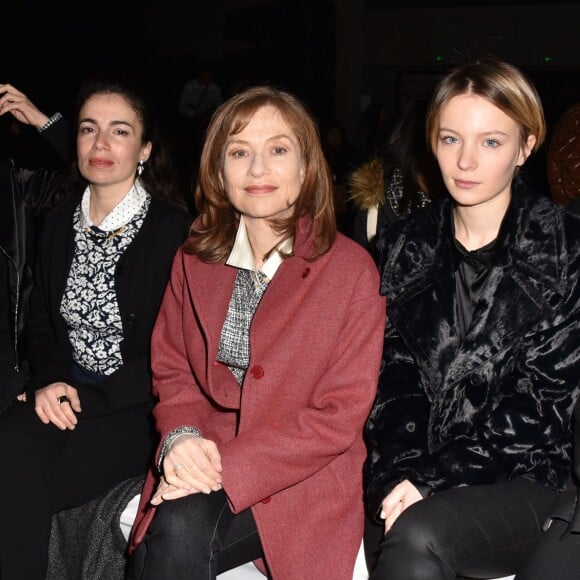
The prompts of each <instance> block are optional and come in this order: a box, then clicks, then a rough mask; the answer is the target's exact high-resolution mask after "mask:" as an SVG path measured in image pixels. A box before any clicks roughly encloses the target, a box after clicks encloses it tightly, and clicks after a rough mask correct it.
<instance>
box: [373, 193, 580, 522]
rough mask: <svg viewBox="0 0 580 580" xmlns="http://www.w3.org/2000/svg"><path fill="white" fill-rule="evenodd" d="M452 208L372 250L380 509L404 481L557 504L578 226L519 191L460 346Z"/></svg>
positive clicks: (406, 224) (431, 212) (579, 295)
mask: <svg viewBox="0 0 580 580" xmlns="http://www.w3.org/2000/svg"><path fill="white" fill-rule="evenodd" d="M451 209H452V201H451V199H447V200H443V201H437V202H432V204H431V205H429V206H427V207H426V208H424V209H422V210H418V211H417V212H415V213H414V214H411V216H410V217H409V218H408V219H406V220H403V221H401V222H397V223H395V224H393V225H392V226H391V227H390V228H388V231H385V237H384V238H383V239H380V240H379V251H380V252H381V256H382V261H381V274H382V280H381V293H382V294H385V295H386V296H387V316H388V321H387V327H386V335H385V345H384V353H383V363H382V367H381V368H382V370H381V375H380V378H379V386H378V394H377V400H376V402H375V405H374V407H373V410H372V411H371V414H370V417H369V420H368V423H367V427H366V433H365V434H366V438H367V443H368V445H369V459H368V461H367V465H366V472H365V479H366V494H367V500H368V502H369V509H370V510H371V512H372V513H375V510H376V508H377V507H378V505H379V504H380V502H381V501H382V499H383V498H384V497H385V495H386V494H387V493H388V492H389V491H390V489H392V487H393V486H394V485H395V484H397V483H398V482H399V481H401V480H403V479H409V480H410V481H411V482H412V483H413V484H415V485H416V486H417V487H418V489H419V490H420V491H421V492H422V493H423V494H428V493H430V492H432V491H442V490H444V489H448V488H453V487H458V486H462V485H473V484H486V483H495V482H501V481H506V480H509V479H511V478H514V477H518V476H522V477H526V478H528V479H531V480H533V481H536V482H538V483H540V484H541V485H545V486H547V487H550V488H552V489H554V490H558V491H560V490H562V489H563V487H564V484H565V482H566V479H567V478H568V475H569V471H570V455H571V442H572V434H571V415H572V410H573V408H574V403H575V401H576V399H577V398H578V394H579V393H580V357H579V356H578V348H579V345H580V283H579V275H580V217H578V216H575V215H573V214H572V213H570V212H567V211H566V210H565V208H564V207H562V206H560V205H558V204H554V203H553V202H551V201H550V200H549V199H548V198H547V197H539V196H535V195H532V194H531V193H529V192H528V191H527V190H526V189H525V188H524V187H523V186H522V185H521V184H520V185H518V186H515V190H514V196H513V201H512V207H511V209H510V213H509V214H508V216H506V220H507V219H508V217H509V218H510V219H509V221H508V222H507V223H506V224H505V225H506V226H507V235H506V236H505V237H503V238H502V242H501V245H500V247H499V250H498V255H497V263H496V265H495V266H493V267H492V269H491V272H490V274H489V278H488V280H487V283H486V286H485V287H484V289H483V291H482V295H481V296H480V299H479V301H478V303H477V305H476V309H475V311H474V313H473V319H472V322H471V325H470V327H469V329H468V331H467V334H466V336H465V338H464V339H463V340H461V336H460V333H459V325H458V320H457V316H456V312H457V308H456V292H455V279H454V266H453V261H452V253H451V243H452V242H451V234H450V232H451V223H450V221H451Z"/></svg>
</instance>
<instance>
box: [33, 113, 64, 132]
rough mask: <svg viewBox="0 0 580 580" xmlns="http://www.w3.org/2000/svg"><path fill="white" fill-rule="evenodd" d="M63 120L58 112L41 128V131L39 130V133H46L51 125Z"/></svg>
mask: <svg viewBox="0 0 580 580" xmlns="http://www.w3.org/2000/svg"><path fill="white" fill-rule="evenodd" d="M61 119H62V115H61V114H60V113H59V112H58V111H57V112H56V113H55V114H54V115H53V116H52V117H50V119H48V121H47V122H46V123H45V124H44V125H43V126H42V127H40V129H38V132H39V133H42V132H43V131H46V130H47V129H48V128H49V127H50V126H51V125H54V124H55V123H56V122H57V121H60V120H61Z"/></svg>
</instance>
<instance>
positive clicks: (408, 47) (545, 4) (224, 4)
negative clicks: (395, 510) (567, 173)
mask: <svg viewBox="0 0 580 580" xmlns="http://www.w3.org/2000/svg"><path fill="white" fill-rule="evenodd" d="M6 4H7V6H4V7H3V11H2V32H1V36H0V37H1V38H2V49H1V51H0V80H1V81H4V82H11V83H12V84H14V85H16V86H17V87H18V88H20V89H22V90H23V91H24V92H26V93H27V94H28V95H29V96H30V97H31V98H32V99H33V100H34V101H35V102H37V103H38V104H39V106H41V107H42V108H44V109H45V110H46V111H47V112H50V111H52V110H55V109H57V108H60V109H64V110H65V111H66V110H67V106H68V105H70V103H71V99H72V96H73V95H74V91H75V90H76V88H77V86H78V83H79V82H80V80H82V78H84V77H85V76H86V74H87V73H89V72H92V71H94V70H99V69H108V68H109V69H113V68H119V69H124V68H127V69H134V70H136V71H142V72H143V73H144V75H145V76H146V78H147V80H148V82H149V83H150V84H151V85H152V86H153V87H154V89H155V92H156V94H157V95H158V99H159V104H160V107H161V108H162V110H163V111H164V113H165V114H166V116H167V117H168V118H169V117H171V116H172V115H174V114H175V111H176V106H177V99H178V96H179V92H180V90H181V87H182V85H183V83H184V82H185V81H186V80H188V79H189V78H191V77H192V76H193V75H194V73H195V69H196V67H197V65H198V63H199V62H200V61H209V62H210V63H212V65H213V66H214V69H215V73H216V79H217V80H218V82H219V83H220V85H221V86H222V89H223V90H224V93H225V94H226V96H228V95H229V94H231V93H232V92H234V91H235V90H237V88H239V87H240V86H243V85H245V84H251V83H254V82H270V83H274V84H277V85H279V86H282V87H283V88H287V89H289V90H292V91H294V92H296V93H298V94H299V96H301V97H302V98H303V99H304V100H305V101H306V102H307V103H308V104H309V105H310V106H311V107H312V109H313V110H314V111H315V113H316V114H317V115H318V116H319V117H320V119H331V118H335V117H336V118H338V119H339V120H340V121H341V123H342V124H343V125H344V126H345V127H346V129H347V131H348V132H349V133H353V132H354V131H356V126H357V123H358V121H359V118H360V114H361V111H362V109H363V108H364V107H365V106H366V105H367V104H368V103H369V102H373V101H378V102H381V103H384V104H385V106H386V107H387V108H388V109H389V112H390V113H391V114H393V115H396V114H397V113H398V110H399V109H400V108H401V106H402V103H404V101H405V99H408V98H410V97H412V96H413V95H414V94H415V93H418V92H421V91H423V90H426V88H428V87H429V86H430V85H431V84H432V83H433V82H434V81H435V80H436V79H437V78H438V76H439V75H440V74H441V73H442V72H444V71H445V70H447V68H448V67H449V66H450V65H451V64H452V63H453V62H454V59H456V58H457V57H458V55H463V54H467V53H477V52H492V53H494V54H497V55H498V56H500V57H502V58H506V59H507V60H510V61H511V62H513V63H515V64H517V65H519V66H521V67H522V68H524V69H525V70H526V71H527V72H529V73H530V75H531V76H532V77H533V79H534V80H535V81H536V83H537V84H538V87H539V89H540V92H541V93H542V97H543V99H544V102H545V105H546V110H547V115H548V118H549V119H550V120H552V119H553V118H555V117H556V116H557V115H558V114H559V113H560V112H561V110H562V109H563V107H564V106H565V105H566V104H567V103H568V102H570V101H571V100H574V99H576V98H577V96H578V86H579V83H580V32H579V31H580V3H579V2H576V1H575V2H565V1H564V2H558V1H537V0H536V1H528V2H521V1H520V2H518V1H517V0H513V1H511V2H508V1H503V2H502V1H493V0H488V1H486V2H480V1H478V2H476V1H471V2H469V1H464V2H461V1H459V0H440V1H439V2H428V1H423V0H405V1H397V0H394V1H392V0H388V1H387V0H384V1H383V0H366V1H363V0H292V1H290V0H270V1H268V0H262V1H260V0H211V1H208V2H198V1H195V2H185V1H177V0H115V1H114V0H100V1H99V2H79V3H77V4H76V5H74V7H72V8H70V7H66V6H65V5H64V4H65V3H64V2H61V1H60V0H55V1H54V2H45V1H36V2H35V1H32V0H20V1H19V2H9V3H6Z"/></svg>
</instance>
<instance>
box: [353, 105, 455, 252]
mask: <svg viewBox="0 0 580 580" xmlns="http://www.w3.org/2000/svg"><path fill="white" fill-rule="evenodd" d="M428 103H429V100H428V98H427V97H425V98H419V99H417V100H415V101H414V102H412V103H411V104H410V105H409V107H408V108H407V110H406V111H405V113H404V114H403V115H402V117H401V118H400V119H399V121H398V122H397V123H396V125H395V127H394V128H393V131H392V132H391V134H390V135H389V137H388V139H387V140H386V141H385V142H384V143H383V144H382V146H381V147H379V148H378V150H377V151H375V152H374V155H372V156H371V158H370V159H369V160H367V161H365V162H364V163H362V164H361V165H360V166H359V167H358V168H357V169H356V170H355V171H353V172H352V174H351V175H350V177H349V181H348V185H349V200H350V201H351V203H352V205H353V210H352V211H353V213H354V217H353V227H352V238H353V239H354V240H355V241H357V242H358V243H359V244H361V245H362V246H364V247H366V248H367V249H368V250H369V251H370V252H371V254H373V255H374V256H375V258H376V255H375V236H376V234H377V233H378V232H379V231H380V229H381V228H382V227H383V226H384V225H386V224H390V223H393V222H394V221H396V220H398V219H400V218H402V217H404V216H406V215H407V214H409V213H410V212H411V211H413V210H414V209H416V208H418V207H423V206H425V205H426V204H427V203H429V201H430V200H431V199H435V198H439V197H441V196H443V195H445V192H446V190H445V187H444V185H443V180H442V178H441V172H440V170H439V167H438V165H437V161H436V159H435V156H434V155H433V153H432V152H431V150H430V149H429V147H428V146H427V138H426V135H425V118H426V114H427V106H428Z"/></svg>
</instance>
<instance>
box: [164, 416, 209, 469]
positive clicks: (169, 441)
mask: <svg viewBox="0 0 580 580" xmlns="http://www.w3.org/2000/svg"><path fill="white" fill-rule="evenodd" d="M182 435H193V436H194V437H201V431H200V430H199V429H197V428H196V427H188V426H183V427H177V429H174V430H173V431H170V432H169V433H168V434H167V435H166V436H165V439H164V440H163V445H162V446H161V452H160V453H159V461H157V471H158V472H159V474H160V475H163V460H164V459H165V456H166V455H167V454H168V453H169V451H170V449H171V447H172V445H173V444H174V443H175V441H176V440H177V439H179V438H180V437H181V436H182Z"/></svg>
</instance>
